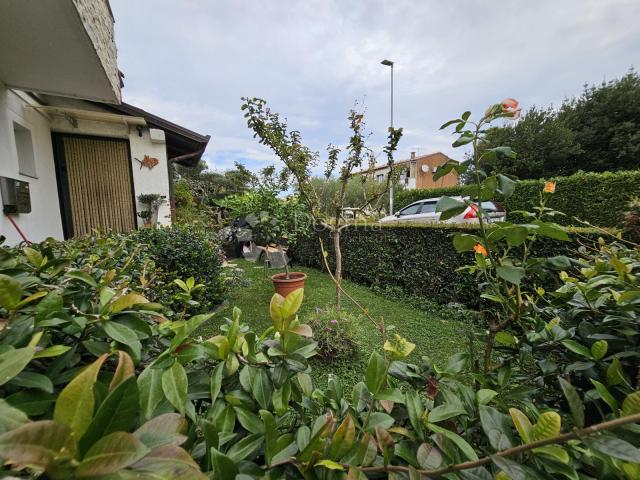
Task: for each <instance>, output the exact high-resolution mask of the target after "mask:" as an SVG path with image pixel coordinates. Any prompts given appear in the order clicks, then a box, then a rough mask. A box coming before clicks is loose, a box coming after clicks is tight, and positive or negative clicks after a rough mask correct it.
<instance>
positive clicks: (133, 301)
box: [111, 293, 149, 313]
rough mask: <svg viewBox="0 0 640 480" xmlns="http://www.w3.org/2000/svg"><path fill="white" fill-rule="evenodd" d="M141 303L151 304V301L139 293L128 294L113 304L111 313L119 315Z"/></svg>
mask: <svg viewBox="0 0 640 480" xmlns="http://www.w3.org/2000/svg"><path fill="white" fill-rule="evenodd" d="M141 303H149V300H147V299H146V298H144V297H143V296H142V295H140V294H139V293H127V294H126V295H123V296H122V297H119V298H117V299H116V300H115V301H114V302H113V303H112V304H111V313H118V312H121V311H123V310H127V309H129V308H131V307H133V306H134V305H139V304H141Z"/></svg>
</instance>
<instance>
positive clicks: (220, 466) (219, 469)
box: [211, 448, 240, 479]
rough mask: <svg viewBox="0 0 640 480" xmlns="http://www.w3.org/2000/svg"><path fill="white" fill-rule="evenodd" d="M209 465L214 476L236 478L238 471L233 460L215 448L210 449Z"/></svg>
mask: <svg viewBox="0 0 640 480" xmlns="http://www.w3.org/2000/svg"><path fill="white" fill-rule="evenodd" d="M211 466H212V468H213V475H214V478H220V479H223V478H229V479H231V478H236V475H238V473H240V472H239V471H238V467H237V466H236V464H235V462H234V461H233V460H232V459H230V458H229V457H228V456H226V455H225V454H223V453H221V452H219V451H218V450H217V449H215V448H212V449H211Z"/></svg>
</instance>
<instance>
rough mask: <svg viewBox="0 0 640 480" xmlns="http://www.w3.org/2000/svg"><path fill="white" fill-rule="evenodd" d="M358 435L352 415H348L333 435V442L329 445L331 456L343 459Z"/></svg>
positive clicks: (335, 458)
mask: <svg viewBox="0 0 640 480" xmlns="http://www.w3.org/2000/svg"><path fill="white" fill-rule="evenodd" d="M355 436H356V426H355V423H354V422H353V418H351V415H347V416H346V417H345V418H344V420H343V421H342V423H341V424H340V425H339V426H338V428H337V429H336V431H335V432H334V433H333V435H332V436H331V444H330V445H329V452H328V455H329V458H332V459H334V460H341V459H342V457H344V456H345V455H346V454H347V453H348V452H349V450H351V447H352V446H353V441H354V439H355Z"/></svg>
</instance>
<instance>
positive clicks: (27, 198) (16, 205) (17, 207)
mask: <svg viewBox="0 0 640 480" xmlns="http://www.w3.org/2000/svg"><path fill="white" fill-rule="evenodd" d="M0 194H1V196H2V211H3V212H4V213H9V214H16V213H31V194H30V193H29V183H28V182H24V181H22V180H16V179H15V178H8V177H0Z"/></svg>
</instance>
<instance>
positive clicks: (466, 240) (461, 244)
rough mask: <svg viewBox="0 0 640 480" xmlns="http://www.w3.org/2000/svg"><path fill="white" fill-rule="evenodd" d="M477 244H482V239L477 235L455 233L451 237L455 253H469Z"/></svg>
mask: <svg viewBox="0 0 640 480" xmlns="http://www.w3.org/2000/svg"><path fill="white" fill-rule="evenodd" d="M478 243H482V239H481V238H480V237H478V236H477V235H470V234H468V233H456V234H455V235H454V236H453V247H454V248H455V249H456V252H458V253H462V252H469V251H471V250H473V247H475V246H476V245H477V244H478Z"/></svg>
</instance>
